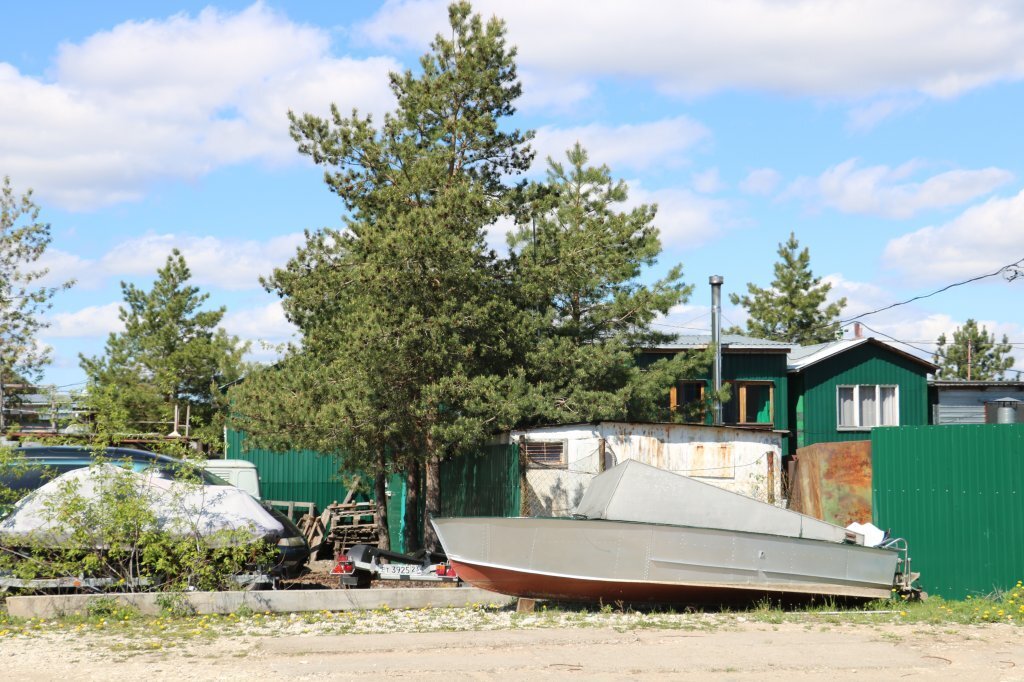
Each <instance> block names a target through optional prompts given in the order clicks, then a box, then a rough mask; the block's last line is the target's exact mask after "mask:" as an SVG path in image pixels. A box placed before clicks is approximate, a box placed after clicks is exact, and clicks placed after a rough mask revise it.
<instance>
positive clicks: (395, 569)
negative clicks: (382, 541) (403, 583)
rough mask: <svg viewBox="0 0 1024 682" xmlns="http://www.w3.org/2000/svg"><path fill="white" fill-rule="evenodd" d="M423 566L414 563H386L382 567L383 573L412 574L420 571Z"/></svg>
mask: <svg viewBox="0 0 1024 682" xmlns="http://www.w3.org/2000/svg"><path fill="white" fill-rule="evenodd" d="M421 570H422V567H420V566H416V565H414V564H386V565H384V566H381V567H380V572H381V573H386V574H390V575H412V574H413V573H419V572H420V571H421Z"/></svg>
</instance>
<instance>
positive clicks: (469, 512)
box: [441, 444, 520, 517]
mask: <svg viewBox="0 0 1024 682" xmlns="http://www.w3.org/2000/svg"><path fill="white" fill-rule="evenodd" d="M519 496H520V492H519V446H518V445H516V444H510V445H489V446H487V447H484V448H482V449H481V450H480V452H478V453H475V454H469V455H462V456H460V457H454V458H452V459H450V460H447V461H445V462H442V463H441V515H442V516H506V517H508V516H518V515H519Z"/></svg>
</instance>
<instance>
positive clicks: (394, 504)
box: [226, 429, 519, 552]
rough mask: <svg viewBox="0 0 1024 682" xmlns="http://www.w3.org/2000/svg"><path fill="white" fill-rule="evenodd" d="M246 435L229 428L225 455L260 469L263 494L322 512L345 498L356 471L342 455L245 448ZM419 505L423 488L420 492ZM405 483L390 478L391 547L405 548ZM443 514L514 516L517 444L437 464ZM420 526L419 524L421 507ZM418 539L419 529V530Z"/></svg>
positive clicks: (369, 486) (364, 483)
mask: <svg viewBox="0 0 1024 682" xmlns="http://www.w3.org/2000/svg"><path fill="white" fill-rule="evenodd" d="M244 446H245V433H244V432H241V431H233V430H231V429H229V430H228V432H227V452H226V457H227V458H228V459H243V460H246V461H249V462H252V463H253V464H255V465H256V468H257V469H258V470H259V472H260V485H261V487H262V490H263V498H264V499H267V500H290V501H296V502H314V503H316V506H317V509H319V510H321V511H322V510H323V509H325V508H326V507H327V505H329V504H331V503H332V502H341V501H342V500H343V499H345V495H346V494H347V492H348V486H349V483H350V482H351V480H352V478H353V476H354V475H356V474H357V473H358V472H356V471H349V470H346V469H345V468H344V462H343V460H342V459H341V458H339V457H335V456H331V455H322V454H320V453H317V452H313V451H311V450H289V451H286V452H277V451H273V450H264V449H261V448H252V449H250V450H246V449H245V447H244ZM360 489H361V492H360V494H359V495H357V497H356V499H357V500H372V499H373V478H372V477H370V476H367V475H362V476H361V483H360ZM418 499H419V500H420V504H421V505H422V503H423V499H424V497H423V491H420V495H419V498H418ZM406 502H407V491H406V482H405V479H404V477H403V476H401V475H399V474H393V475H391V476H389V477H388V526H389V535H390V536H391V547H392V549H394V550H395V551H398V552H404V551H406V547H405V508H406ZM441 514H442V515H443V516H518V515H519V448H518V446H516V445H514V444H513V445H492V446H486V447H484V448H481V449H480V451H479V452H477V453H473V454H469V455H463V456H460V457H455V458H453V459H451V460H448V461H445V462H442V464H441ZM418 517H419V519H420V521H419V522H418V525H422V509H421V510H420V512H419V514H418ZM417 530H418V532H419V536H420V539H421V540H422V537H423V528H422V527H420V528H418V529H417Z"/></svg>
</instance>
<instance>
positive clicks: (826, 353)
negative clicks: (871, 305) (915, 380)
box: [786, 337, 938, 372]
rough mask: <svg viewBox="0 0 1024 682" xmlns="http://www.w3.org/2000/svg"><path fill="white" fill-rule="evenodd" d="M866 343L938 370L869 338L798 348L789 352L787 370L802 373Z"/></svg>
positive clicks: (923, 360) (935, 366) (888, 345)
mask: <svg viewBox="0 0 1024 682" xmlns="http://www.w3.org/2000/svg"><path fill="white" fill-rule="evenodd" d="M865 343H868V344H871V345H874V346H880V347H882V348H885V349H886V350H889V351H892V352H893V353H896V354H898V355H902V356H903V357H905V358H907V359H908V360H912V361H914V362H916V363H918V364H920V365H924V366H925V367H928V368H929V370H930V371H931V370H935V369H938V365H936V364H935V363H933V362H929V361H928V360H925V359H924V358H919V357H917V356H916V355H911V354H910V353H907V352H906V351H902V350H900V349H899V348H896V347H895V346H893V345H891V344H888V343H886V342H884V341H879V340H878V339H875V338H872V337H867V338H862V339H839V340H837V341H829V342H828V343H816V344H814V345H811V346H797V347H796V348H794V349H793V350H791V351H790V352H789V354H788V355H787V356H786V369H788V370H789V371H790V372H800V371H802V370H804V369H805V368H807V367H810V366H811V365H813V364H816V363H818V362H821V361H822V360H827V359H828V358H831V357H833V356H835V355H838V354H839V353H843V352H846V351H848V350H850V349H851V348H855V347H856V346H861V345H863V344H865Z"/></svg>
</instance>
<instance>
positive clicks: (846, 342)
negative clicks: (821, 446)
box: [788, 338, 936, 454]
mask: <svg viewBox="0 0 1024 682" xmlns="http://www.w3.org/2000/svg"><path fill="white" fill-rule="evenodd" d="M935 369H936V365H934V364H932V363H931V362H929V361H927V360H924V359H922V358H918V357H915V356H913V355H910V354H909V353H904V352H903V351H901V350H898V349H897V348H894V347H893V346H890V345H888V344H886V343H883V342H881V341H878V340H876V339H872V338H860V339H842V340H839V341H833V342H830V343H823V344H817V345H813V346H798V347H797V348H795V349H793V350H792V351H790V353H789V356H788V370H789V419H788V423H789V425H790V432H791V434H792V437H791V438H790V442H789V445H790V451H789V452H790V454H793V453H794V452H796V449H797V448H802V447H804V446H807V445H812V444H814V443H835V442H841V441H851V440H867V439H869V438H870V437H871V429H872V428H874V427H876V426H919V425H924V424H927V423H928V379H927V375H928V373H929V372H934V371H935Z"/></svg>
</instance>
